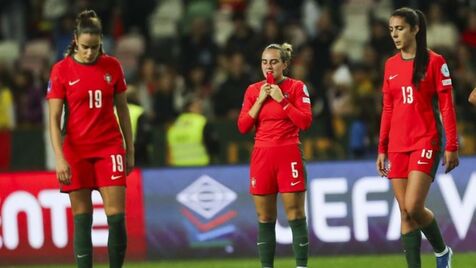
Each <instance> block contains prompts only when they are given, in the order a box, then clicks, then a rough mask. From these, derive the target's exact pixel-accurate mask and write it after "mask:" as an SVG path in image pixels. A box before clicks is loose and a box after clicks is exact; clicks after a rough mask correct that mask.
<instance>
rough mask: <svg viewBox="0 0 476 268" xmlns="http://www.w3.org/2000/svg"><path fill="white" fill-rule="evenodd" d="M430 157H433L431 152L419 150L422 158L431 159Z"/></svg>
mask: <svg viewBox="0 0 476 268" xmlns="http://www.w3.org/2000/svg"><path fill="white" fill-rule="evenodd" d="M432 155H433V150H426V149H423V150H421V157H422V158H427V159H431V156H432Z"/></svg>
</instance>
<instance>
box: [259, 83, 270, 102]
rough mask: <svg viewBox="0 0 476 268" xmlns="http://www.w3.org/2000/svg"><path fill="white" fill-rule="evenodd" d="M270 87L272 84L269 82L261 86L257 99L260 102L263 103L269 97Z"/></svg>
mask: <svg viewBox="0 0 476 268" xmlns="http://www.w3.org/2000/svg"><path fill="white" fill-rule="evenodd" d="M270 87H271V85H270V84H267V83H264V84H263V85H262V86H261V88H260V90H259V95H258V99H257V100H256V101H257V102H258V103H263V102H264V101H265V100H266V98H268V96H269V92H270Z"/></svg>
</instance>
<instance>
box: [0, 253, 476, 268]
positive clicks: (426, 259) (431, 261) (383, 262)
mask: <svg viewBox="0 0 476 268" xmlns="http://www.w3.org/2000/svg"><path fill="white" fill-rule="evenodd" d="M453 257H454V258H453V267H455V268H476V252H465V253H458V252H456V254H455V255H454V256H453ZM0 266H1V265H0ZM4 267H12V268H13V267H19V268H26V267H29V268H47V267H62V268H63V267H64V268H75V267H76V266H74V265H72V264H58V265H51V264H50V265H26V266H25V265H6V266H4ZM94 267H98V268H107V267H109V266H108V265H107V264H97V265H95V266H94ZM259 267H260V263H259V260H258V258H253V259H249V258H247V259H200V260H186V261H172V260H163V261H155V262H135V263H134V262H130V263H126V264H125V265H124V268H259ZM274 267H275V268H292V267H295V263H294V259H293V258H277V259H276V261H275V265H274ZM308 267H309V268H320V267H325V268H382V267H388V268H400V267H401V268H405V267H406V263H405V257H404V256H403V254H402V255H395V254H393V255H372V256H370V255H365V256H360V255H359V256H349V255H343V256H311V257H310V258H309V265H308ZM422 267H423V268H433V267H435V257H434V255H433V254H423V255H422Z"/></svg>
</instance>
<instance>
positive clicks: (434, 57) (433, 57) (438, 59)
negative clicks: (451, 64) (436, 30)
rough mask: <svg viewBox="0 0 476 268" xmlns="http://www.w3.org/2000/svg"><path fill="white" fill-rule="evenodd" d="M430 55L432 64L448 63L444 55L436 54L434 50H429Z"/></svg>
mask: <svg viewBox="0 0 476 268" xmlns="http://www.w3.org/2000/svg"><path fill="white" fill-rule="evenodd" d="M428 55H429V62H430V64H432V63H444V62H446V61H445V58H444V57H443V56H442V55H440V54H438V53H436V52H435V51H433V50H429V51H428Z"/></svg>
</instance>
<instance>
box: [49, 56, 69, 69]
mask: <svg viewBox="0 0 476 268" xmlns="http://www.w3.org/2000/svg"><path fill="white" fill-rule="evenodd" d="M70 61H71V57H70V56H66V57H64V58H62V59H61V60H59V61H57V62H56V63H54V64H53V66H52V67H51V69H52V70H56V71H59V70H62V69H64V68H67V67H68V66H69V64H70Z"/></svg>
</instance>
